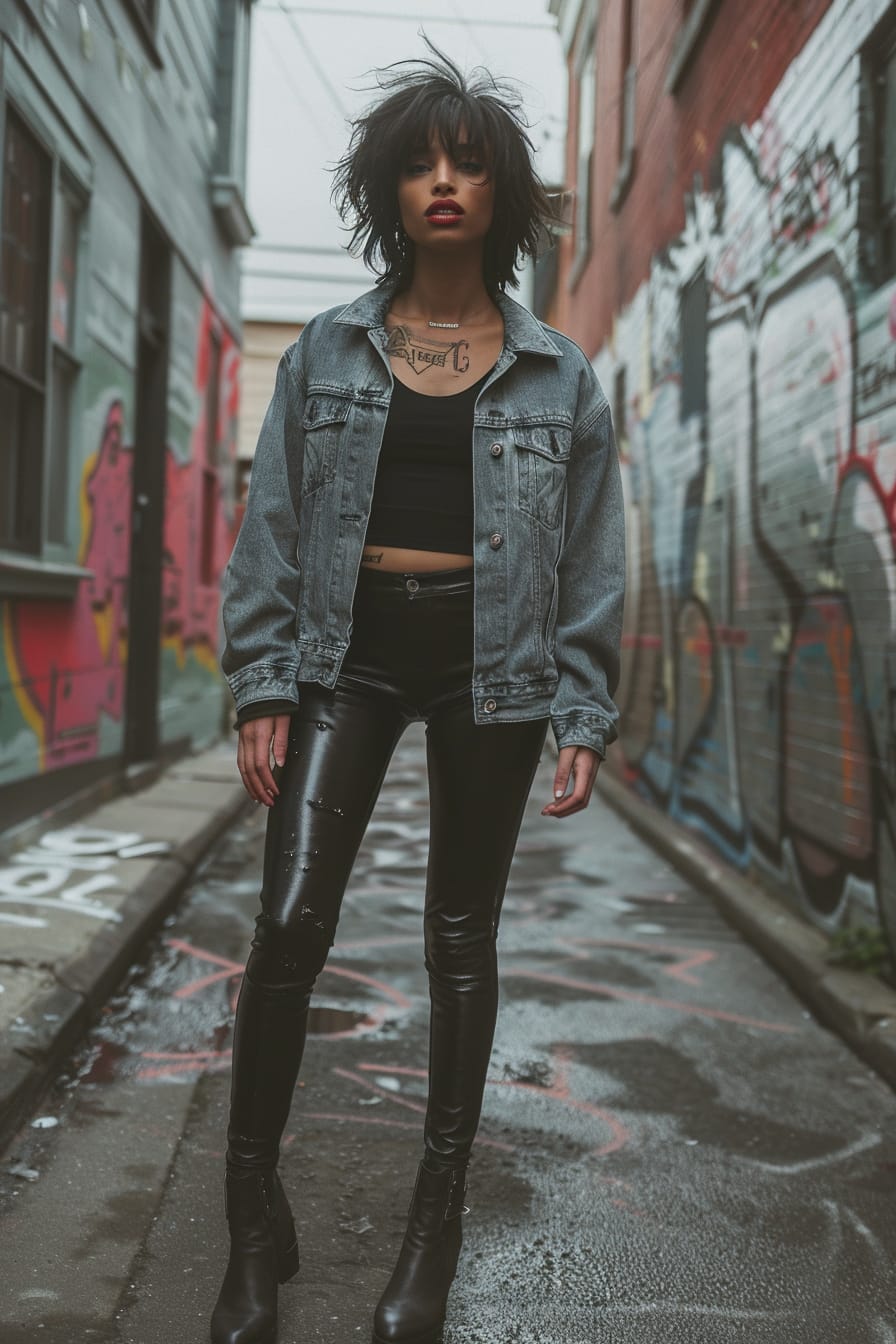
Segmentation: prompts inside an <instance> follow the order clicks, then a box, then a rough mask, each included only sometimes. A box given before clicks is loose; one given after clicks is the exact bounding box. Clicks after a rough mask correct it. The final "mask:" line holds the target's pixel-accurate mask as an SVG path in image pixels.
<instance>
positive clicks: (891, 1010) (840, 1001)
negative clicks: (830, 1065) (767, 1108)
mask: <svg viewBox="0 0 896 1344" xmlns="http://www.w3.org/2000/svg"><path fill="white" fill-rule="evenodd" d="M595 792H596V793H597V794H598V796H599V797H600V799H601V801H602V802H605V803H607V804H608V805H609V806H610V807H612V808H613V810H614V811H615V812H617V813H618V814H619V815H620V816H621V817H622V818H623V820H625V821H626V822H628V824H629V826H631V828H632V830H633V831H635V832H636V833H637V834H638V835H639V836H640V837H641V838H642V839H643V840H646V841H647V843H648V844H649V845H651V846H652V847H653V848H654V849H655V850H656V851H657V852H658V853H659V854H660V855H661V856H662V857H663V858H664V859H666V860H667V861H668V862H669V863H671V864H672V866H673V867H674V868H677V869H678V871H679V872H680V873H681V874H682V876H683V877H685V878H687V880H688V881H689V882H692V883H693V884H694V886H696V887H699V888H701V889H702V890H703V891H705V892H706V893H707V894H708V895H709V896H710V897H711V898H712V900H713V901H714V903H715V905H716V906H717V908H718V910H719V911H720V913H721V914H722V915H723V916H724V918H725V919H727V921H728V922H729V923H730V924H731V925H733V926H734V928H736V929H737V930H738V932H739V933H741V934H743V936H744V938H746V940H747V941H748V942H749V943H751V944H752V945H753V946H754V947H755V948H756V949H757V951H758V952H760V953H761V955H762V956H763V957H764V958H765V960H766V961H767V962H768V963H769V964H770V965H771V966H773V967H774V969H775V970H776V971H778V973H779V974H780V975H781V976H783V978H784V979H785V980H786V981H787V983H788V984H789V985H790V987H791V988H792V989H793V990H794V991H795V992H796V994H797V995H798V996H799V997H800V998H801V999H802V1000H803V1002H804V1003H805V1004H806V1006H807V1007H808V1008H810V1009H811V1010H812V1012H813V1013H814V1015H815V1016H816V1017H817V1018H818V1020H819V1021H820V1022H821V1023H823V1024H824V1025H825V1026H827V1027H830V1028H831V1029H832V1030H833V1031H836V1032H837V1033H838V1035H840V1036H842V1038H843V1039H844V1041H845V1042H846V1043H847V1045H849V1046H850V1047H851V1049H853V1050H854V1051H855V1053H856V1054H857V1055H858V1056H859V1057H860V1058H861V1059H863V1060H864V1061H865V1062H866V1063H867V1064H870V1065H871V1067H872V1068H873V1069H874V1070H875V1071H876V1072H877V1073H879V1074H880V1076H881V1077H882V1078H883V1079H884V1080H885V1081H886V1082H887V1083H889V1085H890V1086H891V1087H892V1088H896V990H893V989H891V988H890V987H889V986H888V985H887V984H885V983H884V982H883V981H882V980H879V979H878V978H877V977H876V976H873V975H869V974H863V973H862V972H859V971H849V970H843V969H841V968H839V967H836V966H832V965H831V963H830V962H828V961H827V960H826V959H825V953H826V951H827V948H828V939H827V938H826V937H825V935H824V934H823V933H821V932H820V930H818V929H816V928H815V927H813V925H811V924H810V923H809V922H808V921H807V920H805V919H803V918H801V917H800V916H799V915H798V914H795V913H793V912H792V911H791V910H789V909H788V908H787V907H786V906H785V905H784V904H782V902H781V901H780V900H778V899H776V898H775V897H774V896H772V895H770V894H769V893H768V892H766V891H764V890H763V889H762V888H761V887H759V886H756V885H754V884H753V883H752V882H749V881H747V880H746V879H745V878H744V877H741V875H740V874H739V873H738V872H736V871H735V870H734V869H733V868H731V867H730V866H729V865H727V864H725V863H723V862H722V861H721V860H720V859H719V858H718V856H717V855H716V854H714V853H713V851H712V850H711V849H709V848H708V847H707V846H705V845H703V844H701V843H700V841H699V840H696V839H695V838H694V837H693V836H692V835H691V834H690V833H689V832H688V831H686V830H685V829H684V828H683V827H682V826H680V825H678V824H677V823H676V822H674V821H671V820H670V819H669V818H668V817H667V816H666V815H665V814H664V813H662V812H660V811H659V810H658V809H657V808H655V807H653V806H652V804H650V803H649V802H647V801H645V800H644V799H643V798H640V797H639V796H638V795H637V794H635V793H633V792H632V791H631V789H628V788H626V787H625V785H624V784H621V783H620V782H619V781H618V780H617V779H614V778H613V777H612V776H611V775H608V774H607V773H605V772H604V771H603V770H601V771H600V772H599V773H598V777H597V786H596V790H595Z"/></svg>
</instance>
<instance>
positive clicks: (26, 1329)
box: [0, 725, 896, 1344]
mask: <svg viewBox="0 0 896 1344" xmlns="http://www.w3.org/2000/svg"><path fill="white" fill-rule="evenodd" d="M423 744H424V736H423V729H422V726H421V725H414V726H413V727H412V728H411V729H410V730H409V731H408V732H407V733H406V735H405V737H404V738H403V740H402V742H401V744H400V746H399V748H398V751H397V752H396V754H395V757H394V758H393V761H392V765H391V768H390V770H389V773H388V775H387V778H386V782H385V785H384V788H383V792H382V794H381V796H380V799H379V801H378V803H377V807H376V810H375V812H374V816H373V820H372V822H371V825H370V828H369V830H368V833H367V836H366V839H365V842H364V845H363V848H362V851H361V854H360V856H359V858H358V861H357V864H356V866H355V870H354V873H353V875H352V879H351V882H350V885H349V889H348V892H347V894H346V898H345V902H344V906H343V913H342V920H341V923H340V928H339V933H338V935H337V941H336V946H335V947H334V948H333V950H332V952H331V955H330V961H329V963H328V967H327V969H326V970H325V972H324V974H323V975H322V977H321V979H320V981H319V987H318V991H317V994H316V1006H315V1009H314V1035H313V1036H312V1037H311V1038H310V1039H309V1044H308V1048H307V1051H306V1057H305V1064H304V1066H303V1071H302V1076H301V1082H300V1086H299V1088H298V1090H297V1093H296V1100H295V1104H294V1106H293V1113H292V1117H291V1120H290V1124H289V1126H288V1129H287V1138H286V1141H285V1145H284V1158H283V1174H284V1182H285V1184H286V1187H287V1190H288V1191H289V1193H290V1196H291V1198H292V1203H293V1207H294V1210H295V1213H296V1222H297V1226H298V1228H299V1244H300V1251H301V1256H302V1269H301V1271H300V1274H299V1276H298V1278H297V1279H295V1280H293V1282H292V1283H290V1284H288V1285H286V1286H285V1287H284V1288H283V1289H282V1290H281V1313H280V1321H281V1327H280V1336H279V1339H280V1344H349V1341H353V1340H363V1341H365V1344H366V1341H367V1340H368V1339H369V1336H370V1319H371V1314H372V1310H373V1307H374V1305H375V1303H376V1300H377V1298H378V1296H379V1293H380V1291H381V1289H382V1287H383V1285H384V1284H385V1282H386V1279H387V1278H388V1276H389V1273H390V1271H391V1268H392V1264H393V1261H394V1257H395V1254H396V1252H397V1248H398V1245H399V1242H400V1238H401V1233H402V1230H403V1226H404V1214H405V1210H406V1207H407V1202H408V1198H409V1196H410V1191H411V1185H412V1183H413V1178H414V1174H415V1169H416V1163H417V1158H418V1156H419V1154H420V1152H421V1144H422V1121H423V1111H424V1108H425V1098H426V1077H425V1070H426V1046H427V1027H428V997H427V983H426V975H425V971H424V968H423V952H422V936H421V919H420V916H421V909H422V899H423V882H424V876H425V871H426V849H427V806H428V801H427V791H426V779H425V766H424V754H423V752H424V748H423ZM553 759H554V758H553V756H552V753H551V752H550V751H549V750H548V749H547V748H546V749H545V752H544V754H543V757H542V764H541V767H540V769H539V773H538V775H537V778H536V783H535V787H534V789H533V792H532V796H531V798H530V801H529V806H528V811H527V814H526V819H525V821H524V824H523V831H522V834H521V838H520V843H519V846H518V848H517V854H516V858H515V861H514V865H513V868H512V871H511V877H510V883H509V887H508V893H507V897H506V901H505V906H504V914H503V917H502V922H501V935H500V939H499V947H500V960H501V968H502V998H501V1011H500V1016H499V1021H498V1031H497V1037H496V1043H495V1050H494V1054H493V1057H492V1066H491V1072H490V1083H489V1086H488V1088H487V1091H486V1098H485V1105H484V1109H483V1118H482V1124H481V1128H480V1135H479V1138H478V1140H477V1145H476V1149H475V1151H474V1157H473V1161H472V1163H471V1168H470V1176H469V1190H468V1196H467V1202H468V1204H469V1205H470V1210H471V1211H470V1213H469V1214H468V1215H467V1216H466V1217H465V1219H464V1238H465V1239H464V1248H463V1251H462V1253H461V1261H460V1266H459V1273H458V1278H457V1280H456V1283H455V1286H454V1288H453V1290H452V1294H451V1298H450V1301H449V1316H448V1324H447V1326H446V1329H445V1344H511V1342H518V1344H598V1342H599V1341H607V1342H608V1344H609V1342H612V1344H636V1342H637V1344H734V1341H738V1342H740V1341H743V1342H744V1344H746V1342H747V1341H749V1344H888V1342H889V1344H896V1270H894V1255H893V1252H894V1249H896V1199H894V1191H896V1135H894V1118H896V1098H894V1096H893V1093H892V1092H891V1091H890V1089H889V1088H888V1087H887V1086H886V1085H885V1084H884V1083H883V1082H881V1081H880V1080H879V1079H878V1078H877V1077H876V1075H874V1074H873V1073H871V1072H870V1071H869V1070H868V1069H867V1068H866V1067H865V1066H864V1065H863V1064H861V1062H860V1061H859V1060H858V1059H856V1057H855V1056H854V1055H852V1053H851V1052H850V1051H849V1050H848V1049H847V1048H846V1047H845V1046H844V1045H843V1044H842V1043H841V1042H840V1041H839V1039H838V1038H836V1037H834V1036H832V1035H831V1034H830V1033H829V1032H828V1031H826V1030H825V1029H824V1028H822V1027H820V1026H819V1025H818V1024H817V1023H816V1022H815V1020H814V1019H813V1018H812V1017H811V1016H810V1015H809V1014H808V1013H807V1012H806V1010H805V1009H804V1007H803V1005H802V1004H801V1002H800V1001H799V1000H797V999H796V998H795V997H794V996H793V995H792V994H791V992H790V991H789V990H788V988H787V987H786V986H785V985H784V984H783V983H782V982H781V981H780V980H779V979H778V977H777V976H776V975H775V974H774V973H773V972H772V971H771V970H770V969H769V968H768V967H767V966H766V965H765V963H764V962H763V961H762V960H761V959H760V958H759V957H758V956H757V955H756V954H755V953H754V952H753V951H752V950H751V949H750V948H749V947H748V946H746V945H745V944H744V943H743V942H742V940H741V939H740V938H739V936H738V935H737V934H735V933H734V932H733V931H732V930H730V929H729V928H728V926H727V925H725V924H724V922H723V921H722V920H721V919H720V918H719V916H718V915H717V914H716V913H715V911H714V909H713V908H712V906H711V905H710V903H709V901H708V899H707V898H706V897H705V896H704V895H702V894H700V893H699V892H697V891H695V890H694V889H692V888H689V887H687V886H686V885H685V884H684V883H683V881H682V879H680V878H679V877H678V876H677V875H676V874H675V872H674V871H673V870H672V869H670V868H669V867H668V866H666V865H665V864H664V863H663V862H662V861H660V860H659V859H658V858H657V857H656V856H655V855H654V854H653V853H652V852H651V851H650V850H649V849H647V848H646V846H645V845H644V844H643V843H642V842H641V841H639V840H638V839H636V838H635V836H634V835H633V834H632V833H631V832H630V831H629V830H628V829H627V827H626V826H625V825H624V824H623V823H622V822H621V821H620V820H619V819H618V818H617V817H616V816H615V815H614V814H613V813H612V812H610V811H609V810H608V809H606V808H605V807H604V806H603V805H601V804H600V803H599V802H598V801H597V800H595V801H593V802H592V804H591V807H590V808H589V809H588V810H587V811H585V812H583V813H580V814H578V815H577V816H575V817H572V818H569V819H567V820H564V821H557V820H553V819H550V818H543V817H541V816H540V808H541V806H542V805H543V803H544V802H545V801H547V799H548V798H549V796H550V786H551V782H552V778H553ZM264 822H265V816H264V815H263V814H262V813H261V811H260V810H259V811H257V812H256V813H254V814H253V815H252V816H251V817H250V818H249V819H248V820H247V821H246V822H245V823H243V824H241V825H239V826H237V827H235V828H234V830H233V831H232V832H231V833H230V834H229V835H228V836H226V837H225V838H224V839H223V840H222V842H221V843H220V844H219V845H218V846H217V848H216V851H215V853H214V854H213V855H212V856H211V857H210V858H209V859H208V860H207V861H206V863H205V864H204V866H203V868H202V870H201V871H200V873H199V874H198V875H197V878H196V880H195V881H194V883H193V885H192V888H191V891H190V893H189V895H188V898H187V899H186V900H185V902H184V904H183V905H182V907H181V909H180V911H179V913H178V914H177V916H176V917H175V918H174V919H173V920H171V921H169V923H168V926H167V927H166V929H165V932H164V934H163V936H162V938H161V939H159V940H158V941H157V942H156V944H155V945H154V947H153V949H152V955H151V957H150V959H149V960H148V961H147V963H146V964H145V965H144V966H142V967H138V968H135V969H134V972H133V974H132V976H131V979H130V983H129V984H128V986H127V987H126V988H125V989H124V990H123V991H122V993H121V994H120V995H119V996H118V998H117V999H116V1000H114V1001H113V1002H112V1003H111V1004H110V1005H109V1008H108V1009H107V1011H106V1013H105V1015H104V1018H103V1020H102V1022H101V1023H100V1025H99V1027H98V1028H97V1029H96V1030H95V1031H94V1032H93V1034H92V1036H91V1038H90V1040H89V1042H88V1043H87V1046H86V1047H85V1049H84V1050H83V1051H82V1052H80V1053H79V1055H78V1056H77V1057H76V1058H75V1059H74V1060H72V1061H71V1065H70V1067H69V1069H68V1070H67V1072H66V1073H65V1074H64V1075H63V1076H62V1077H61V1078H60V1080H59V1081H58V1083H57V1084H56V1086H55V1088H54V1089H53V1091H52V1092H51V1093H50V1095H49V1096H48V1097H46V1098H45V1100H44V1101H43V1103H42V1104H41V1107H40V1110H39V1112H38V1113H37V1114H36V1115H35V1117H34V1118H33V1123H32V1124H30V1125H27V1126H25V1127H24V1128H23V1130H22V1131H21V1133H20V1134H19V1136H18V1137H17V1139H16V1140H15V1141H14V1143H13V1144H12V1146H11V1147H10V1149H9V1150H8V1151H7V1152H6V1154H5V1155H4V1157H3V1160H2V1174H0V1340H2V1342H3V1344H25V1342H26V1341H27V1344H34V1341H45V1342H46V1344H50V1342H52V1344H57V1342H58V1344H63V1342H64V1344H72V1342H73V1341H78V1340H91V1341H95V1340H102V1341H117V1342H118V1344H162V1342H164V1344H192V1341H203V1340H205V1339H207V1333H208V1326H207V1322H208V1317H209V1314H210V1311H211V1308H212V1305H213V1303H214V1299H215V1296H216V1293H217V1289H218V1285H219V1281H220V1276H221V1273H222V1270H223V1265H224V1261H225V1256H226V1231H225V1224H224V1218H223V1212H222V1160H223V1134H224V1128H225V1123H226V1107H227V1092H228V1070H229V1054H228V1048H229V1039H230V1024H231V1012H232V1004H233V1002H234V1000H235V996H236V992H237V989H238V983H239V975H240V971H241V969H242V964H243V961H244V957H245V954H246V951H247V946H248V939H249V937H250V935H251V923H252V919H253V917H254V914H255V908H256V899H257V892H258V885H259V874H260V869H261V855H262V845H263V837H264Z"/></svg>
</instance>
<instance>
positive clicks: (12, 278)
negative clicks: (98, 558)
mask: <svg viewBox="0 0 896 1344" xmlns="http://www.w3.org/2000/svg"><path fill="white" fill-rule="evenodd" d="M52 169H53V161H52V158H51V156H50V155H49V154H48V153H47V152H46V151H45V150H44V148H43V147H42V145H41V144H40V143H39V141H38V140H37V139H36V138H35V137H34V136H33V135H32V134H31V133H30V131H29V130H28V128H27V126H26V125H25V123H24V122H23V121H21V119H20V118H19V117H18V116H17V115H16V114H15V112H13V110H12V109H11V108H10V109H8V110H7V114H6V125H5V130H4V137H3V183H2V191H3V205H2V227H0V248H2V260H0V426H2V429H0V435H2V438H0V443H2V448H0V546H6V547H9V548H10V549H12V550H20V551H31V552H36V551H39V550H40V543H41V496H42V492H43V436H44V417H45V414H46V402H47V358H46V329H47V281H48V277H49V271H50V217H51V208H50V206H51V197H50V191H51V183H52Z"/></svg>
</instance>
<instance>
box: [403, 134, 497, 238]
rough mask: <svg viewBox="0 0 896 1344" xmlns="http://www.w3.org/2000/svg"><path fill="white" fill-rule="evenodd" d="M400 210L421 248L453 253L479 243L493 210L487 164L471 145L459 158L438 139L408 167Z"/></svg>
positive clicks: (407, 227) (411, 158)
mask: <svg viewBox="0 0 896 1344" xmlns="http://www.w3.org/2000/svg"><path fill="white" fill-rule="evenodd" d="M398 206H399V210H400V211H401V222H402V224H403V226H404V230H405V233H407V235H408V237H409V238H410V239H411V240H412V242H414V243H415V244H416V245H417V246H418V247H432V248H434V247H439V248H445V249H449V250H453V249H456V248H457V247H463V246H469V245H470V244H471V243H473V242H481V241H482V240H484V238H485V236H486V234H487V233H488V231H489V229H490V228H491V224H492V217H493V215H494V208H495V192H494V183H493V182H492V180H491V178H490V176H489V165H488V164H487V163H486V162H484V159H483V156H482V155H477V154H475V153H474V152H473V151H472V149H470V148H468V147H461V148H459V150H458V158H457V160H455V159H454V158H452V156H451V154H449V152H448V150H447V149H446V148H445V146H444V145H443V144H442V142H441V141H440V140H439V139H438V137H436V136H434V137H433V139H432V141H431V142H430V144H429V146H428V147H427V148H424V149H421V150H418V151H417V152H415V153H413V154H411V155H410V156H409V158H408V160H407V162H406V163H405V166H404V168H403V170H402V173H401V176H400V178H399V181H398Z"/></svg>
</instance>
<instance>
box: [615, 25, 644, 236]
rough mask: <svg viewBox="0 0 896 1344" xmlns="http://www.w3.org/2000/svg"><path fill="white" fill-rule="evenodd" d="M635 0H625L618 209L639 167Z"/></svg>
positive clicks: (617, 179)
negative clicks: (636, 105) (636, 110)
mask: <svg viewBox="0 0 896 1344" xmlns="http://www.w3.org/2000/svg"><path fill="white" fill-rule="evenodd" d="M634 47H635V0H625V3H624V5H623V10H622V53H621V56H622V59H621V64H620V77H619V89H620V97H619V166H618V168H617V170H616V180H615V181H614V183H613V190H612V193H611V195H610V208H611V209H612V210H618V209H619V207H620V205H621V204H622V202H623V200H624V199H625V194H626V192H627V191H628V187H629V183H630V182H631V179H632V173H633V172H634V166H635V88H636V83H637V75H638V68H637V66H636V64H635V56H634Z"/></svg>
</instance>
